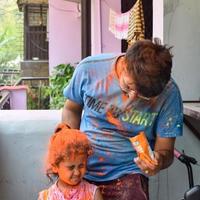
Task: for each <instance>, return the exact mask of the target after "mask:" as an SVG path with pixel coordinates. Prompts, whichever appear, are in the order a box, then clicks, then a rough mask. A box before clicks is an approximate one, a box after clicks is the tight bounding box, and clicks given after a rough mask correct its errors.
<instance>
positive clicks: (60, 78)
mask: <svg viewBox="0 0 200 200" xmlns="http://www.w3.org/2000/svg"><path fill="white" fill-rule="evenodd" d="M73 72H74V67H73V66H71V65H70V64H60V65H58V66H56V67H55V68H54V70H53V72H52V75H51V76H50V85H49V87H48V88H47V90H46V94H49V95H50V109H60V108H62V107H63V105H64V102H65V98H64V96H63V89H64V88H65V87H66V86H67V85H68V84H69V81H70V79H71V77H72V75H73Z"/></svg>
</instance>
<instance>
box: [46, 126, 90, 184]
mask: <svg viewBox="0 0 200 200" xmlns="http://www.w3.org/2000/svg"><path fill="white" fill-rule="evenodd" d="M91 153H92V148H91V144H90V142H89V140H88V139H87V136H86V135H85V134H84V133H82V132H81V131H79V130H76V129H70V128H69V127H67V126H66V124H64V123H62V124H59V125H58V127H57V129H56V130H55V133H54V134H53V135H52V137H51V138H50V142H49V149H48V155H47V166H46V167H47V168H46V171H47V175H48V176H50V175H51V174H54V175H58V176H59V179H61V180H62V181H63V182H65V183H68V184H70V185H76V184H77V183H78V182H79V181H80V180H81V178H82V177H83V176H84V174H85V171H86V164H87V158H88V156H89V155H91Z"/></svg>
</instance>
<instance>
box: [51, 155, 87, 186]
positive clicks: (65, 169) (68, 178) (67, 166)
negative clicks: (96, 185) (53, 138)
mask: <svg viewBox="0 0 200 200" xmlns="http://www.w3.org/2000/svg"><path fill="white" fill-rule="evenodd" d="M86 164H87V156H86V155H83V154H80V155H76V156H74V158H73V159H65V160H63V161H61V162H60V163H59V165H58V166H57V167H55V170H54V171H55V172H56V173H58V176H59V181H62V182H63V183H65V184H68V185H77V184H79V183H80V181H81V179H82V178H83V176H84V175H85V172H86Z"/></svg>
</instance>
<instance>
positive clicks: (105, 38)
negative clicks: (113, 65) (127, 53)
mask: <svg viewBox="0 0 200 200" xmlns="http://www.w3.org/2000/svg"><path fill="white" fill-rule="evenodd" d="M110 8H111V9H113V10H114V11H115V12H118V13H121V0H101V29H102V35H101V38H102V40H101V45H102V52H121V40H119V39H116V38H115V37H114V35H113V34H112V33H111V32H110V31H109V30H108V26H109V10H110Z"/></svg>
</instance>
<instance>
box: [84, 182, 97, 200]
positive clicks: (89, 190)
mask: <svg viewBox="0 0 200 200" xmlns="http://www.w3.org/2000/svg"><path fill="white" fill-rule="evenodd" d="M81 184H82V187H83V188H84V192H85V193H89V194H90V195H91V196H92V199H93V198H94V195H95V192H96V190H97V188H98V187H97V186H96V185H94V184H91V183H89V182H87V181H85V180H83V181H82V183H81Z"/></svg>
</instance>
